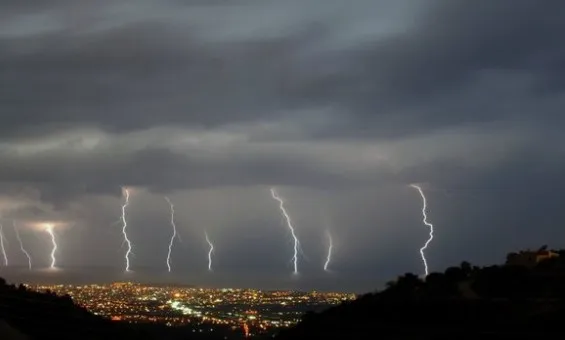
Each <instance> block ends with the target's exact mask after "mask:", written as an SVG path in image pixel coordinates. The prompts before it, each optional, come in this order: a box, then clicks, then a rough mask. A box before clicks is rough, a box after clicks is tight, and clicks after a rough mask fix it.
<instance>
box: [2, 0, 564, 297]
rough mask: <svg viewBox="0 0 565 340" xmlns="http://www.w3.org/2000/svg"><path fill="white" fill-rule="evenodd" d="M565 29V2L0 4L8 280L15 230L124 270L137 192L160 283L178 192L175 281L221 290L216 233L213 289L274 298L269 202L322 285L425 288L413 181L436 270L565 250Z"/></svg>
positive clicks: (137, 247)
mask: <svg viewBox="0 0 565 340" xmlns="http://www.w3.org/2000/svg"><path fill="white" fill-rule="evenodd" d="M563 31H565V3H563V2H562V1H547V2H544V3H543V4H540V3H539V2H538V1H532V0H500V1H496V2H492V1H481V2H471V1H458V0H443V1H441V0H437V1H436V0H394V1H393V0H390V1H385V0H379V1H377V0H347V1H346V0H343V1H342V0H340V1H338V0H301V1H298V0H289V1H274V0H261V1H258V0H239V1H220V0H214V1H210V0H207V1H200V0H191V1H163V0H160V1H145V0H144V1H125V0H122V1H106V0H104V1H90V2H81V3H80V4H78V3H76V2H75V1H50V2H49V3H48V4H47V3H45V2H42V1H29V2H26V4H14V2H13V1H0V89H1V91H0V117H1V121H0V164H1V166H0V213H1V214H2V216H3V220H2V221H3V223H4V231H5V236H6V238H7V240H8V241H9V244H8V255H9V258H10V263H11V264H16V265H24V264H25V263H26V262H25V257H24V256H23V254H21V253H20V252H19V251H18V250H19V249H18V248H19V247H18V245H17V241H16V239H15V235H14V233H13V229H11V220H12V219H16V220H18V221H19V223H20V226H21V234H22V238H23V240H24V242H25V243H26V245H27V246H28V247H29V248H30V253H31V254H32V256H33V257H34V263H35V264H36V265H37V266H38V267H44V266H46V265H47V264H48V260H49V259H48V255H49V243H48V240H47V238H46V235H45V233H43V232H40V231H38V230H36V229H34V228H32V227H29V226H28V224H30V223H35V222H41V221H61V222H64V223H65V226H64V227H60V228H57V229H56V233H57V236H58V238H59V243H60V247H59V252H58V253H57V256H58V263H59V264H60V266H61V267H68V268H70V267H82V266H99V267H113V268H116V270H118V271H120V270H121V269H122V268H123V254H124V252H125V250H124V248H120V246H121V244H122V238H121V230H120V225H119V224H113V223H114V222H115V221H116V220H117V219H118V218H119V216H120V212H121V211H120V204H121V199H122V197H121V187H122V186H128V187H132V188H134V189H133V190H132V195H131V201H130V203H131V205H130V206H129V210H128V218H129V235H130V238H131V239H132V241H133V243H134V253H135V257H134V258H132V265H133V267H134V268H138V270H137V271H138V272H141V271H142V269H141V268H142V267H143V268H146V269H147V270H148V271H151V272H154V273H155V274H153V275H154V276H155V277H157V278H160V279H163V278H167V277H166V276H164V275H165V274H164V273H160V271H162V270H165V268H166V265H165V256H166V253H167V243H168V238H169V237H170V233H171V226H170V224H169V223H168V222H169V215H168V214H169V210H168V209H169V207H168V205H167V202H166V201H165V200H164V198H163V196H164V195H167V196H169V197H170V198H171V200H172V201H173V202H174V204H175V206H176V208H177V215H176V222H177V226H178V229H179V233H180V235H181V238H182V243H177V244H176V245H175V247H176V248H175V249H174V251H173V258H172V265H173V270H174V271H176V272H177V273H181V272H182V273H186V276H183V277H184V279H185V280H186V281H195V280H199V279H202V277H203V276H204V275H208V274H207V273H205V268H206V266H207V263H206V252H207V249H206V246H207V245H206V243H205V240H204V230H207V231H208V233H209V234H210V236H211V238H212V239H213V240H214V242H215V243H216V253H215V255H214V256H215V257H214V260H215V261H216V262H215V266H214V267H215V273H214V275H222V274H216V273H232V274H230V275H232V276H231V279H233V280H239V279H241V276H245V277H258V276H262V277H266V279H265V280H268V278H269V277H271V278H272V280H271V282H272V285H274V286H276V285H277V282H279V281H277V280H279V279H275V278H279V277H286V276H285V275H287V274H289V273H290V272H291V271H292V265H291V263H290V259H291V257H292V239H291V236H290V234H289V232H288V229H287V228H286V227H285V226H284V224H283V223H282V219H281V215H280V212H279V211H278V205H277V203H276V202H275V201H273V200H272V199H271V198H270V195H269V191H268V189H269V187H270V186H276V187H277V188H278V190H279V193H280V195H281V196H282V197H284V198H285V199H286V200H287V201H288V203H287V208H288V210H289V212H290V213H291V214H292V217H293V219H294V222H295V226H296V231H297V234H298V236H299V238H300V240H301V243H302V249H303V252H304V256H301V257H300V264H299V267H300V268H299V269H300V272H301V273H302V275H301V278H299V279H298V280H300V279H302V280H305V281H306V280H309V281H308V282H310V283H311V284H312V285H313V286H316V285H319V286H323V285H326V284H327V283H328V282H334V283H335V286H338V288H339V287H342V288H344V289H358V288H352V287H361V283H360V282H363V285H364V286H363V289H370V288H371V287H376V286H378V285H380V284H381V283H382V282H383V281H386V280H388V279H391V278H393V277H394V276H395V275H398V274H402V273H404V272H408V271H411V272H415V273H421V272H422V271H423V268H422V263H421V261H420V258H419V253H418V249H419V248H420V247H421V246H422V245H423V243H424V242H425V241H426V238H427V234H428V230H427V229H426V227H425V226H424V225H423V224H422V223H421V210H420V209H421V200H420V197H419V195H418V193H417V192H416V191H415V190H414V189H411V188H410V187H409V186H408V185H409V184H410V183H420V184H421V185H422V187H423V188H424V190H425V192H426V193H427V195H428V208H429V220H430V221H431V222H433V223H434V225H435V227H436V238H435V239H434V241H433V242H432V243H431V245H430V248H429V250H428V253H427V254H428V260H429V264H430V267H431V269H432V270H441V269H444V268H445V267H446V266H449V265H454V264H458V263H460V262H461V261H462V260H469V261H471V262H474V263H477V264H486V263H495V262H501V261H503V260H504V256H505V254H506V253H507V252H508V251H513V250H517V249H520V248H536V247H539V246H541V245H543V244H549V245H550V246H551V247H555V248H560V247H563V246H564V245H565V230H564V228H563V220H565V210H564V209H562V199H561V191H562V190H563V189H565V180H564V179H562V176H561V175H562V173H563V170H565V169H564V168H565V166H564V165H565V162H564V161H563V156H564V153H565V147H564V145H565V143H564V142H565V137H563V134H562V131H563V128H564V127H565V125H564V123H565V118H564V117H565V116H564V115H563V114H562V110H563V107H565V92H564V90H565V82H564V81H563V79H564V78H565V45H563V43H562V39H561V35H562V32H563ZM327 228H329V229H330V230H331V231H332V234H333V236H334V239H335V248H334V261H333V262H332V264H331V267H332V269H333V271H334V272H333V273H332V274H328V275H325V273H323V272H322V265H323V262H324V259H325V258H324V257H325V251H326V249H325V247H326V246H327V244H326V240H325V239H324V236H325V235H324V230H325V229H327ZM0 270H2V268H0ZM4 270H6V269H4ZM0 275H2V274H1V271H0ZM179 275H180V274H179ZM225 275H227V274H225ZM281 275H282V276H281ZM207 280H208V281H206V282H213V281H214V279H213V278H210V277H208V279H207ZM226 280H227V282H229V279H226ZM222 282H223V281H222ZM234 282H235V281H234ZM338 283H339V284H338ZM216 284H219V283H218V282H216ZM222 284H223V283H222ZM359 289H361V288H359Z"/></svg>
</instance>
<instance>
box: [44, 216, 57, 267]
mask: <svg viewBox="0 0 565 340" xmlns="http://www.w3.org/2000/svg"><path fill="white" fill-rule="evenodd" d="M45 231H46V232H47V233H48V234H49V235H50V236H51V243H52V244H53V248H52V249H51V269H55V264H56V262H57V260H56V259H55V252H56V251H57V241H56V240H55V233H54V232H53V225H52V224H48V225H46V226H45Z"/></svg>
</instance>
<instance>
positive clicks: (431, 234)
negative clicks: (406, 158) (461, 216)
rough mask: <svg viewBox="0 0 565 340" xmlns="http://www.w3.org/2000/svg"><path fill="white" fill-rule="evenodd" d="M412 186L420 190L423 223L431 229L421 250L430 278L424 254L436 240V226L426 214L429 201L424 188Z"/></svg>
mask: <svg viewBox="0 0 565 340" xmlns="http://www.w3.org/2000/svg"><path fill="white" fill-rule="evenodd" d="M410 186H411V187H412V188H414V189H416V190H418V192H419V193H420V196H421V197H422V203H423V204H422V215H423V217H424V218H423V220H422V222H424V224H425V225H426V226H428V227H429V228H430V238H428V240H427V241H426V243H425V244H424V246H423V247H422V248H421V249H420V254H421V255H422V262H424V269H425V272H426V276H428V273H429V272H428V262H427V261H426V255H425V254H424V250H426V248H428V245H429V244H430V242H432V240H433V239H434V226H433V224H431V223H429V222H428V215H427V213H426V209H427V201H426V196H425V195H424V191H423V190H422V188H421V187H420V186H418V185H416V184H410Z"/></svg>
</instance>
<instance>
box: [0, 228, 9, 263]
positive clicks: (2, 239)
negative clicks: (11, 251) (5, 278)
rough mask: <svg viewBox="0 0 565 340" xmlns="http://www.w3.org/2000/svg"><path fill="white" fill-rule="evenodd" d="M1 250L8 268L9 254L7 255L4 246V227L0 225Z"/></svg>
mask: <svg viewBox="0 0 565 340" xmlns="http://www.w3.org/2000/svg"><path fill="white" fill-rule="evenodd" d="M0 250H2V256H4V265H5V266H8V254H6V246H5V245H4V226H3V225H2V223H0Z"/></svg>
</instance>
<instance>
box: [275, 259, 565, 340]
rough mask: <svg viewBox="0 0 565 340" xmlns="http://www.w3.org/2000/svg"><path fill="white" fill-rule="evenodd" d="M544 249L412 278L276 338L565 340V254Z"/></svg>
mask: <svg viewBox="0 0 565 340" xmlns="http://www.w3.org/2000/svg"><path fill="white" fill-rule="evenodd" d="M538 252H539V254H544V255H543V256H542V255H539V256H538V255H536V254H538ZM538 252H528V253H527V254H530V255H524V254H519V255H518V254H509V256H508V261H507V264H506V265H500V266H490V267H483V268H479V267H474V266H471V264H469V263H468V262H463V263H462V264H461V265H460V266H458V267H451V268H448V269H447V270H446V271H445V272H444V273H431V274H430V275H428V276H427V277H426V278H420V277H418V276H416V275H414V274H410V273H408V274H405V275H403V276H400V277H398V279H397V280H395V281H392V282H389V283H388V284H387V288H386V289H384V290H383V291H381V292H375V293H370V294H365V295H363V296H361V297H359V298H358V299H357V300H354V301H351V302H346V303H343V304H341V305H339V306H336V307H333V308H330V309H328V310H326V311H324V312H321V313H307V314H306V315H305V316H304V317H303V320H302V321H301V322H300V323H299V324H298V325H296V326H295V327H293V328H291V329H288V330H285V331H282V332H281V333H280V334H279V335H278V336H277V339H281V340H286V339H289V340H290V339H314V338H316V339H317V338H320V339H323V338H331V339H373V338H375V337H378V338H380V339H440V338H447V337H457V338H458V339H478V338H494V337H497V338H499V337H501V336H511V337H512V338H526V337H528V338H536V337H538V336H540V335H551V336H552V337H553V338H560V335H561V336H564V335H565V327H563V321H562V320H565V308H564V307H565V305H564V301H565V300H564V298H565V251H558V252H554V253H551V254H554V255H555V256H553V255H552V256H553V257H552V258H549V257H548V256H547V255H546V254H549V253H550V252H547V251H546V250H545V249H543V248H542V249H540V251H538ZM522 258H523V259H524V260H523V261H522V260H521V259H522ZM513 263H514V264H513Z"/></svg>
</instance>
